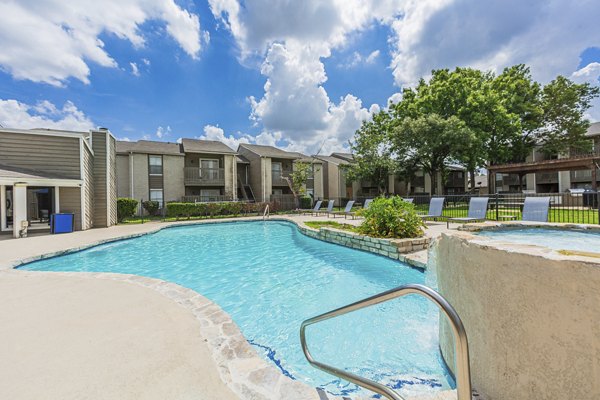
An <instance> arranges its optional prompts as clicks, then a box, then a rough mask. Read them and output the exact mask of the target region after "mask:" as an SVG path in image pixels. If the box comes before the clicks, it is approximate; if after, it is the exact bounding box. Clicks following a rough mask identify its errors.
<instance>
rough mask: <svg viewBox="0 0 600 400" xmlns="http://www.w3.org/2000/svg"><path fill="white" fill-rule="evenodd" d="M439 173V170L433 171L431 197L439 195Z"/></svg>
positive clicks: (431, 175) (431, 174)
mask: <svg viewBox="0 0 600 400" xmlns="http://www.w3.org/2000/svg"><path fill="white" fill-rule="evenodd" d="M437 175H438V172H437V170H431V173H430V177H431V195H432V196H433V195H436V194H438V193H437V189H438V176H437Z"/></svg>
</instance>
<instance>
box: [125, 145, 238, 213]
mask: <svg viewBox="0 0 600 400" xmlns="http://www.w3.org/2000/svg"><path fill="white" fill-rule="evenodd" d="M235 156H236V154H235V152H234V151H233V150H232V149H230V148H229V147H227V146H226V145H225V144H223V143H221V142H217V141H211V140H196V139H183V140H182V142H181V143H168V142H156V141H149V140H140V141H137V142H124V141H118V142H117V182H118V195H119V197H130V198H134V199H137V200H152V201H157V202H158V203H159V206H160V207H163V205H164V204H165V203H167V202H172V201H189V202H194V201H226V200H235V199H236V198H237V182H236V181H237V179H236V177H237V173H236V170H237V165H236V159H235Z"/></svg>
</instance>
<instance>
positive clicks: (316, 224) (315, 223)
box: [304, 221, 358, 233]
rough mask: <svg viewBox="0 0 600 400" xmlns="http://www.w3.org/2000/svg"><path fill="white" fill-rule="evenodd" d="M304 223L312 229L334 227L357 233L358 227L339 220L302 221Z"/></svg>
mask: <svg viewBox="0 0 600 400" xmlns="http://www.w3.org/2000/svg"><path fill="white" fill-rule="evenodd" d="M304 225H306V226H308V227H310V228H313V229H319V228H335V229H341V230H343V231H350V232H356V233H358V229H357V227H356V226H354V225H350V224H342V223H340V222H335V221H307V222H305V223H304Z"/></svg>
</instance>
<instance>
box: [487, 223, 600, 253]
mask: <svg viewBox="0 0 600 400" xmlns="http://www.w3.org/2000/svg"><path fill="white" fill-rule="evenodd" d="M478 235H481V236H485V237H489V238H492V239H495V240H502V241H507V242H513V243H521V244H533V245H538V246H544V247H549V248H551V249H554V250H574V251H586V252H600V233H599V232H597V231H594V232H589V231H584V230H573V229H564V230H561V229H548V228H523V229H500V230H482V231H480V232H478Z"/></svg>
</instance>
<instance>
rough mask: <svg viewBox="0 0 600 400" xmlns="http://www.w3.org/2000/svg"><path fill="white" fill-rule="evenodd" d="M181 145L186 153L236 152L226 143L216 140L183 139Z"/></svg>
mask: <svg viewBox="0 0 600 400" xmlns="http://www.w3.org/2000/svg"><path fill="white" fill-rule="evenodd" d="M181 146H182V147H183V151H184V152H185V153H215V154H235V151H234V150H232V149H231V148H230V147H229V146H227V145H226V144H225V143H222V142H219V141H216V140H198V139H183V140H182V141H181Z"/></svg>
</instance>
